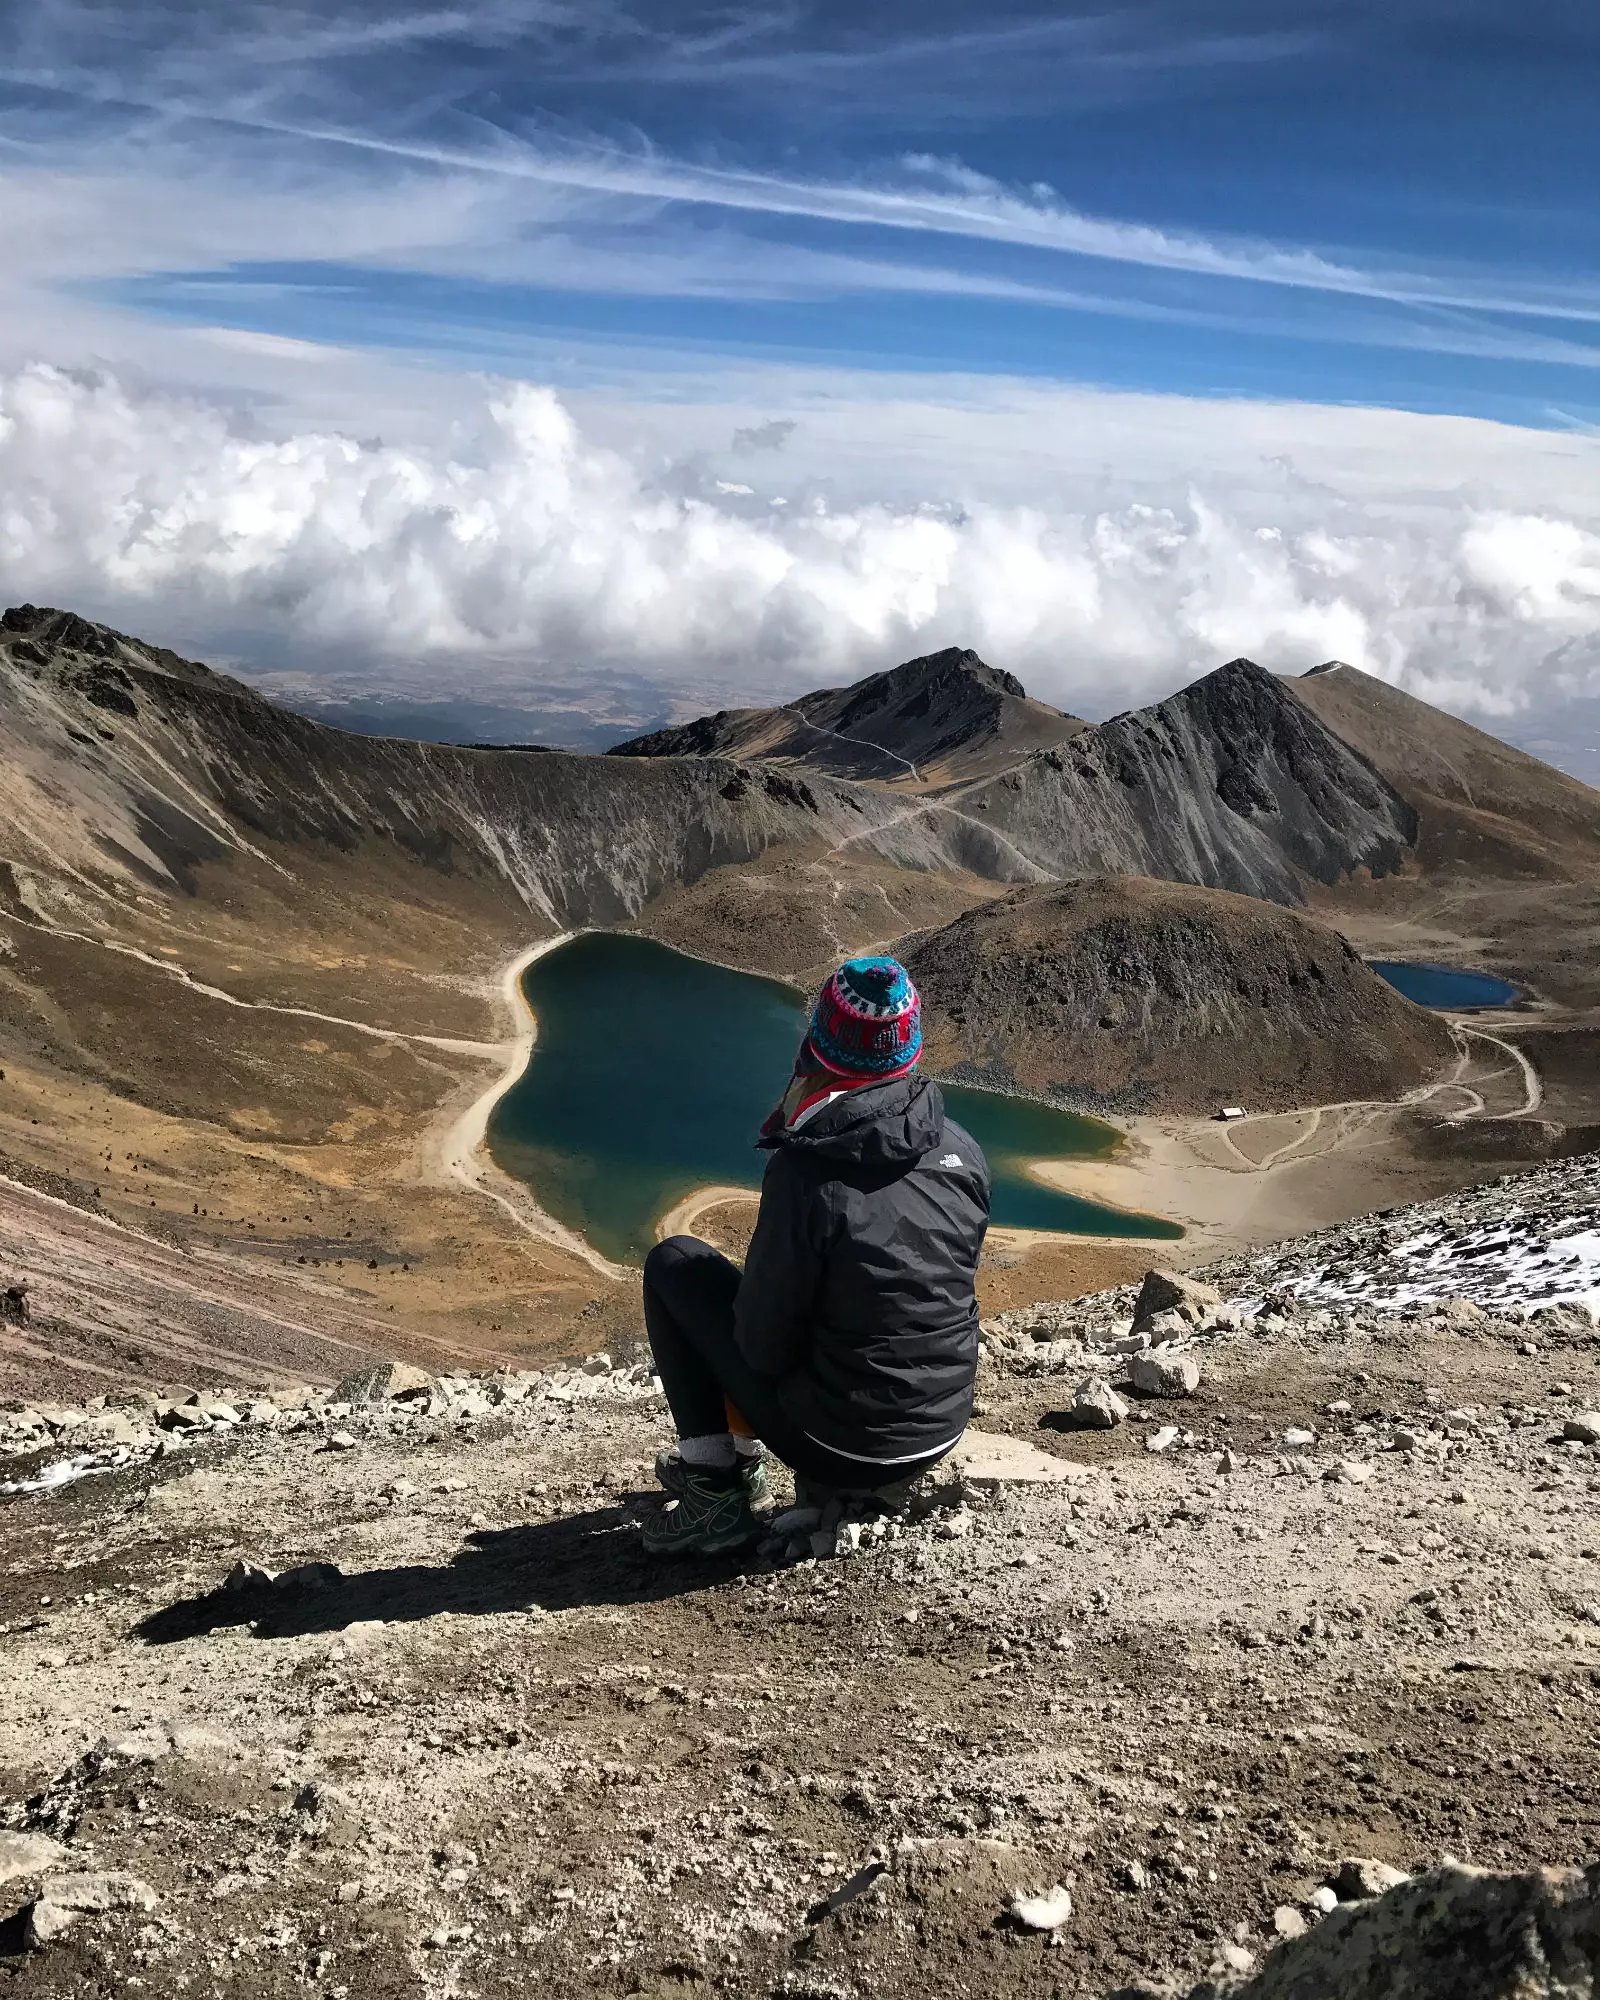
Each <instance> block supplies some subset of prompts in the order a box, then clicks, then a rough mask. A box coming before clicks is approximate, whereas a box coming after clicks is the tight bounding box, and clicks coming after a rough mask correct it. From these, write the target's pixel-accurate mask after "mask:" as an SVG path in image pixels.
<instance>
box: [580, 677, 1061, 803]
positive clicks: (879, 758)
mask: <svg viewBox="0 0 1600 2000" xmlns="http://www.w3.org/2000/svg"><path fill="white" fill-rule="evenodd" d="M1085 726H1086V725H1085V724H1084V723H1082V722H1080V721H1079V720H1078V719H1077V717H1076V716H1071V715H1063V714H1062V713H1061V712H1060V710H1059V709H1054V708H1049V707H1047V706H1046V705H1045V704H1044V703H1043V702H1040V701H1034V700H1032V699H1030V697H1029V695H1028V692H1027V690H1026V689H1025V688H1024V687H1023V685H1022V683H1021V681H1019V680H1018V679H1017V678H1016V677H1015V675H1013V674H1007V673H1002V672H1001V671H1000V670H999V669H998V668H995V667H991V666H987V665H986V664H985V663H984V662H983V661H982V660H981V659H979V657H978V655H977V654H976V653H974V652H973V651H972V650H971V649H970V647H962V646H947V647H946V648H945V649H944V651H943V652H939V653H928V654H925V655H924V656H923V657H921V658H920V659H915V660H907V661H905V663H904V664H903V665H901V666H898V667H893V668H891V669H890V670H889V671H888V672H887V673H881V674H872V675H869V676H868V678H867V679H866V680H862V681H856V682H854V683H853V684H852V685H851V686H849V687H843V688H820V689H818V690H817V691H816V692H815V693H812V694H804V695H800V696H798V697H797V698H796V699H795V700H794V701H792V702H788V703H786V704H785V705H784V706H783V707H781V708H735V709H721V710H719V711H718V713H717V714H715V715H703V716H700V717H698V718H697V719H696V720H695V721H693V722H689V723H685V724H683V725H682V726H681V727H679V728H676V729H658V730H656V731H655V732H654V733H653V734H651V735H648V736H636V737H634V738H632V739H631V740H630V741H629V742H627V743H619V744H617V745H616V746H615V747H614V748H613V749H612V750H611V751H610V752H609V753H608V754H609V755H611V756H613V757H709V756H737V757H745V758H758V757H759V758H763V759H780V760H783V761H788V762H797V763H804V764H808V765H810V766H812V767H813V768H814V769H816V770H819V771H833V772H836V773H838V774H840V775H842V776H847V777H853V778H873V779H879V780H887V781H890V782H901V781H907V780H910V781H926V780H930V779H931V780H934V781H943V782H946V783H948V782H951V781H954V780H957V779H973V778H978V777H981V776H983V775H984V774H985V773H986V772H988V771H991V770H994V769H998V768H1001V767H1003V766H1004V765H1005V764H1008V763H1012V762H1014V761H1015V760H1016V759H1017V758H1018V757H1022V756H1026V755H1027V754H1028V753H1029V752H1031V751H1033V750H1038V749H1043V748H1045V747H1047V746H1048V745H1050V744H1053V743H1063V742H1065V741H1067V739H1068V738H1069V737H1072V736H1074V735H1076V734H1077V733H1078V731H1079V730H1081V729H1083V728H1084V727H1085Z"/></svg>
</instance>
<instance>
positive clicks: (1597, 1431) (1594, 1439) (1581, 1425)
mask: <svg viewBox="0 0 1600 2000" xmlns="http://www.w3.org/2000/svg"><path fill="white" fill-rule="evenodd" d="M1561 1435H1562V1436H1563V1437H1564V1438H1567V1439H1569V1440H1570V1441H1571V1442H1572V1443H1574V1444H1600V1410H1584V1411H1583V1412H1582V1413H1581V1414H1580V1415H1578V1416H1576V1417H1568V1419H1567V1421H1566V1422H1565V1423H1564V1424H1563V1425H1562V1426H1561Z"/></svg>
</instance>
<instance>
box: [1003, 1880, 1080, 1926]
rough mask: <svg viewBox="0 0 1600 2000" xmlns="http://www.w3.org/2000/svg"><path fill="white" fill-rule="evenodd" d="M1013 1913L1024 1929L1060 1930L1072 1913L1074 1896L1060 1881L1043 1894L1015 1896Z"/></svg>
mask: <svg viewBox="0 0 1600 2000" xmlns="http://www.w3.org/2000/svg"><path fill="white" fill-rule="evenodd" d="M1011 1915H1012V1917H1013V1919H1014V1920H1015V1921H1016V1922H1017V1923H1019V1924H1021V1926H1022V1927H1023V1929H1024V1930H1029V1931H1054V1930H1059V1929H1060V1928H1061V1926H1062V1925H1063V1924H1064V1923H1065V1922H1066V1921H1067V1919H1068V1918H1069V1917H1070V1916H1071V1915H1072V1896H1071V1894H1070V1892H1069V1891H1068V1890H1066V1889H1063V1888H1062V1887H1061V1885H1060V1884H1059V1883H1057V1885H1056V1887H1055V1888H1053V1889H1051V1890H1048V1891H1047V1892H1046V1893H1045V1894H1044V1895H1042V1896H1013V1897H1012V1899H1011Z"/></svg>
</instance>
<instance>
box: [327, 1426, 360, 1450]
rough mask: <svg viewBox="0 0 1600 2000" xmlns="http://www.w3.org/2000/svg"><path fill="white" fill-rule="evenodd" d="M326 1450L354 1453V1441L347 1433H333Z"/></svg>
mask: <svg viewBox="0 0 1600 2000" xmlns="http://www.w3.org/2000/svg"><path fill="white" fill-rule="evenodd" d="M326 1448H327V1450H329V1451H354V1450H355V1448H356V1441H355V1439H354V1438H353V1437H352V1436H351V1435H350V1433H349V1432H348V1431H335V1432H334V1433H333V1435H332V1436H331V1437H330V1438H329V1439H328V1443H327V1447H326Z"/></svg>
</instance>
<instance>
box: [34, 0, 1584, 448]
mask: <svg viewBox="0 0 1600 2000" xmlns="http://www.w3.org/2000/svg"><path fill="white" fill-rule="evenodd" d="M6 12H7V13H8V14H10V16H11V19H10V21H9V23H8V27H7V33H6V36H5V46H6V47H7V49H8V50H9V51H10V59H9V61H8V62H6V63H5V64H4V66H3V72H0V74H3V83H0V90H3V99H0V105H3V118H0V130H3V132H4V134H5V136H6V138H7V141H8V144H7V147H6V152H7V155H8V156H9V159H10V161H11V163H12V164H13V165H14V166H15V167H16V168H17V169H18V170H20V171H23V172H27V171H29V170H30V169H31V170H35V171H40V170H42V171H46V172H48V171H51V170H56V171H63V170H70V171H71V172H73V173H74V174H75V175H77V176H79V177H83V178H88V179H92V178H93V177H95V176H97V175H100V176H105V177H106V178H108V179H110V178H112V177H115V178H117V179H119V180H121V181H122V182H123V184H124V188H125V190H127V189H135V190H136V189H138V188H139V187H141V186H142V187H144V188H145V189H146V190H147V191H148V197H149V200H150V202H151V203H152V204H158V205H160V206H161V207H162V208H164V209H168V210H169V211H172V210H173V208H174V205H175V212H169V213H166V214H164V215H161V216H156V217H153V216H149V215H146V216H145V217H143V218H138V217H130V215H129V214H128V212H127V208H128V203H127V197H126V194H125V195H124V197H123V200H122V201H121V202H120V203H119V202H117V201H116V200H115V199H112V200H111V201H110V202H109V204H108V207H109V210H110V212H109V213H107V214H106V215H105V216H104V218H103V220H104V223H105V224H106V226H107V235H108V238H109V240H108V241H107V242H106V243H105V244H104V246H103V248H102V255H101V256H100V258H99V259H98V260H96V259H95V257H94V255H93V253H92V246H90V245H87V244H84V243H82V241H81V240H80V243H79V245H78V246H77V248H78V251H79V253H80V254H78V255H76V256H73V255H67V256H64V257H61V258H60V259H59V262H60V264H61V266H62V268H61V269H60V271H59V279H58V282H59V284H60V285H61V286H62V287H63V288H64V289H65V290H67V291H68V292H69V293H70V294H71V295H72V296H73V297H74V298H76V299H80V300H93V301H99V302H110V303H114V304H120V305H123V306H126V307H127V308H129V309H130V310H131V311H133V312H135V313H137V314H139V315H143V316H150V317H157V318H164V319H171V320H176V321H179V322H184V323H201V322H203V323H206V324H215V323H222V324H226V325H229V326H233V327H237V328H241V329H245V330H249V331H254V332H257V333H264V334H275V335H279V336H288V337H293V338H299V339H305V340H311V341H319V340H334V341H338V342H340V343H343V344H353V345H359V346H363V347H371V348H393V349H396V350H399V351H403V352H407V353H413V354H415V353H422V354H434V355H438V356H441V357H447V358H450V359H452V360H457V361H463V362H468V363H471V362H480V363H487V364H489V365H494V366H505V365H507V364H508V363H510V362H512V361H514V360H515V358H516V357H517V355H518V353H519V351H520V352H525V353H529V354H532V353H535V352H537V353H539V354H541V355H547V354H548V353H549V351H550V348H551V346H552V345H554V346H555V347H557V348H560V347H561V346H563V345H564V346H566V347H568V348H571V349H577V350H582V352H583V356H584V361H585V365H588V366H591V367H592V365H593V361H594V357H595V356H596V355H602V354H603V353H604V352H605V351H606V350H607V349H608V348H615V347H617V346H618V345H624V344H625V345H628V346H630V347H632V346H638V345H644V346H647V347H649V348H650V349H651V350H653V351H654V352H655V353H656V354H657V355H658V356H659V357H660V360H661V363H662V365H664V366H665V365H668V364H669V362H670V361H671V360H672V359H682V358H699V357H704V356H707V355H713V356H714V355H716V354H719V353H731V354H735V355H738V356H740V357H742V358H750V357H771V358H774V359H777V358H781V359H782V360H784V361H786V362H791V363H792V362H797V361H799V362H804V361H806V360H815V361H820V362H826V363H827V364H828V365H830V366H839V365H853V366H860V367H868V368H893V369H906V368H910V369H913V370H922V369H927V370H957V371H964V372H978V373H985V372H995V373H1002V374H1005V375H1024V376H1034V377H1053V378H1062V379H1070V380H1073V381H1077V382H1093V383H1100V384H1106V385H1110V386H1115V387H1122V388H1139V389H1158V390H1170V391H1176V392H1179V393H1184V394H1196V395H1214V394H1222V395H1238V394H1241V393H1248V394H1251V395H1256V396H1266V397H1286V398H1313V399H1318V400H1329V401H1363V402H1376V403H1382V404H1390V405H1396V406H1399V407H1405V408H1412V409H1419V410H1445V411H1462V412H1472V413H1477V414H1484V415H1494V416H1501V417H1508V418H1512V419H1515V420H1519V421H1524V422H1534V423H1563V422H1573V421H1576V422H1580V423H1581V422H1585V421H1588V420H1591V419H1593V418H1594V417H1595V415H1596V414H1597V413H1600V389H1597V380H1600V378H1597V376H1596V368H1597V366H1600V257H1597V251H1600V208H1597V205H1596V203H1595V201H1594V198H1593V197H1594V190H1595V188H1596V186H1597V185H1600V119H1597V118H1596V117H1595V116H1594V106H1595V104H1596V102H1597V101H1600V13H1597V12H1596V10H1595V9H1594V8H1593V7H1592V6H1588V5H1579V4H1563V0H1541V4H1538V5H1535V6H1528V5H1526V4H1524V5H1516V4H1512V3H1511V0H1389V4H1367V0H1344V4H1327V0H1323V4H1310V5H1305V6H1302V7H1299V8H1296V9H1286V8H1284V7H1283V6H1282V5H1281V4H1278V5H1269V4H1265V0H1203V4H1188V5H1173V4H1135V5H1128V6H1103V7H1084V6H1067V7H1062V6H1056V7H1050V8H1041V7H1037V6H1030V5H1011V6H1006V5H1003V4H1002V5H1000V6H998V7H980V6H977V5H973V4H966V0H962V4H953V0H945V4H943V5H939V4H935V5H931V6H930V5H918V6H915V7H912V6H904V5H900V4H895V3H894V0H891V4H887V5H884V4H879V5H875V6H874V7H872V8H870V9H862V8H861V7H859V6H840V5H834V4H824V5H804V4H789V5H774V6H765V5H761V4H751V5H740V6H727V7H716V6H706V7H699V6H694V5H683V4H674V5H633V6H627V5H614V4H607V0H601V4H599V5H588V4H585V5H581V6H569V5H565V4H546V0H464V4H461V5H455V6H451V5H445V6H439V7H434V8H424V9H420V10H418V11H415V12H409V13H407V12H397V11H394V10H387V9H380V8H374V7H353V8H352V7H345V8H339V7H335V8H333V9H319V10H317V11H315V12H306V13H297V12H296V11H295V10H293V9H288V8H279V7H275V8H272V9H251V8H248V7H245V8H237V7H230V8H227V9H223V8H220V7H195V6H171V5H166V6H163V5H161V4H154V5H140V6H138V7H127V8H119V7H117V6H116V5H114V4H113V5H88V4H80V3H79V0H42V4H40V0H30V4H27V5H25V6H21V7H14V8H10V9H7V10H6ZM297 207H298V208H299V214H298V217H297V216H296V215H295V213H294V210H295V209H296V208H297ZM230 215H231V226H230ZM186 216H187V218H188V219H189V221H190V223H191V225H192V227H191V229H190V231H189V233H188V240H185V232H184V229H183V226H182V225H183V222H184V219H185V217H186ZM86 220H87V218H86V217H85V216H84V214H83V213H82V211H79V212H78V213H77V215H76V216H74V217H71V218H69V226H71V224H72V223H73V222H75V223H76V225H77V230H78V232H79V234H80V239H81V236H82V234H83V233H84V231H85V223H86ZM141 238H143V239H144V240H143V241H142V242H141V240H140V239H141ZM83 253H87V254H83ZM97 261H98V263H99V266H100V268H95V265H96V262H97Z"/></svg>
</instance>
